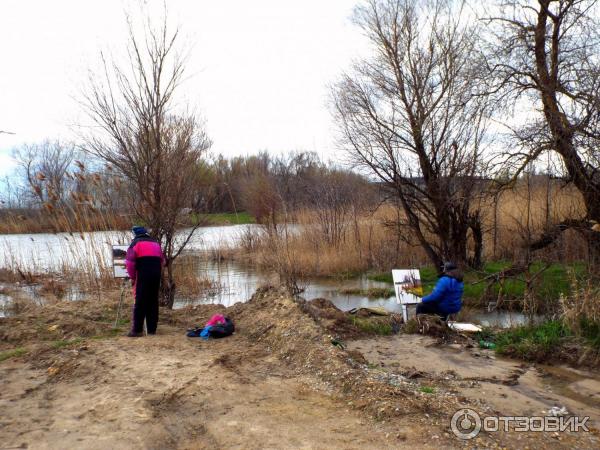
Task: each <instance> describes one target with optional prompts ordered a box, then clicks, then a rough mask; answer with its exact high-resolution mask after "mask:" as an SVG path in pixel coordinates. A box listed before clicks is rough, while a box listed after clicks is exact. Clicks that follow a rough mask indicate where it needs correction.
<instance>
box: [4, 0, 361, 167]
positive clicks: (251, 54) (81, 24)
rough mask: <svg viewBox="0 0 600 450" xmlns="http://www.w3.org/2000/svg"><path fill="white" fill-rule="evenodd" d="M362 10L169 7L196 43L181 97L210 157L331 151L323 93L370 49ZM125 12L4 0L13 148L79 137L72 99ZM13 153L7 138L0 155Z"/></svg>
mask: <svg viewBox="0 0 600 450" xmlns="http://www.w3.org/2000/svg"><path fill="white" fill-rule="evenodd" d="M133 3H134V4H135V3H136V2H133ZM148 3H149V4H151V5H153V6H156V5H161V4H162V1H154V2H153V1H149V2H148ZM355 3H356V2H355V0H328V1H326V2H324V1H321V0H305V1H303V2H292V1H280V0H262V1H258V2H248V1H244V0H235V1H233V0H230V1H222V2H213V1H197V0H170V1H169V2H168V7H169V10H170V15H171V17H172V18H173V19H175V20H177V21H178V22H179V23H180V25H181V28H182V31H183V36H184V37H187V39H188V42H191V43H193V44H194V45H193V51H192V53H191V56H190V60H189V64H188V69H189V73H190V74H192V75H193V76H192V78H191V79H190V80H189V81H188V82H187V84H186V85H185V87H184V89H185V99H186V101H187V102H189V103H190V104H191V105H192V106H199V107H200V110H201V111H202V113H203V115H204V117H205V118H206V120H207V126H208V130H209V133H210V135H211V137H212V138H213V140H214V148H213V150H214V151H216V152H223V153H225V154H228V155H233V154H246V153H255V152H257V151H259V150H262V149H269V150H271V151H277V152H279V151H289V150H295V149H305V150H320V151H323V152H324V155H325V156H331V155H332V152H333V149H334V143H333V126H334V124H333V123H332V120H331V117H330V114H329V111H328V108H327V105H326V103H327V95H328V90H327V86H328V84H330V83H332V82H333V81H334V80H335V79H336V77H337V76H338V75H339V74H340V72H341V71H342V70H344V69H345V68H347V67H348V65H349V64H350V61H351V58H352V57H353V56H355V55H357V54H358V52H360V51H361V49H363V48H364V41H363V39H362V37H361V34H360V32H359V31H358V30H357V29H356V28H355V27H353V26H352V24H351V23H350V21H349V16H350V14H351V11H352V8H353V6H354V4H355ZM127 4H128V3H127ZM124 6H126V3H124V2H123V1H120V0H105V1H102V2H82V1H80V0H63V1H60V2H42V1H34V0H5V1H3V2H2V14H1V15H0V54H1V55H2V61H3V71H2V72H0V105H1V108H0V129H10V130H11V131H15V132H16V133H17V135H16V137H15V138H14V139H13V138H11V139H10V145H14V144H16V143H20V142H31V141H37V140H42V139H44V138H51V139H54V138H62V139H65V138H67V139H68V138H69V137H72V136H73V132H72V126H73V125H76V124H78V123H81V115H80V108H79V106H78V105H77V103H76V101H75V100H74V97H75V98H76V97H77V96H78V92H79V89H80V87H81V86H82V85H83V84H84V82H85V79H86V76H87V69H88V68H90V67H93V66H94V65H95V64H96V63H97V61H98V59H99V52H100V50H101V49H107V48H108V49H112V51H114V52H119V51H120V50H122V49H123V46H124V42H125V33H124V29H125V26H124V15H123V9H124ZM132 11H136V9H132ZM7 148H8V147H7V140H6V139H5V138H0V150H2V149H7Z"/></svg>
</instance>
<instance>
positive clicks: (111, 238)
mask: <svg viewBox="0 0 600 450" xmlns="http://www.w3.org/2000/svg"><path fill="white" fill-rule="evenodd" d="M256 227H258V225H252V224H248V225H231V226H215V227H204V228H201V229H199V230H198V231H197V232H196V233H195V234H194V236H193V237H192V239H191V240H190V242H189V243H188V245H187V247H186V253H187V254H190V255H197V256H200V255H202V254H204V253H205V252H207V251H212V250H217V249H219V248H224V247H229V248H231V247H235V246H237V245H239V242H240V240H241V238H242V236H243V234H244V233H246V232H248V231H249V230H250V231H251V230H252V229H254V228H256ZM130 239H131V235H130V233H129V232H118V231H104V232H92V233H73V234H70V233H56V234H49V233H44V234H12V235H0V268H8V269H13V270H15V269H20V270H22V271H28V272H33V273H48V272H61V271H65V270H80V269H82V268H83V269H85V270H90V271H99V270H100V268H101V267H110V265H111V261H112V257H111V246H112V245H115V244H127V243H128V242H129V240H130ZM198 261H199V262H198V264H197V267H198V276H199V277H202V278H208V279H210V280H211V281H212V282H213V283H215V284H216V285H217V287H218V288H217V289H214V290H212V292H211V293H210V294H208V295H205V296H202V297H198V298H178V299H177V301H176V304H175V307H176V308H178V307H182V306H184V305H188V304H196V303H220V304H223V305H225V306H231V305H233V304H234V303H237V302H244V301H247V300H248V299H249V298H250V297H251V296H252V294H253V293H254V292H255V291H256V289H257V288H259V287H260V286H263V285H266V284H276V283H277V282H278V279H277V276H276V275H275V274H273V273H266V272H264V271H260V270H258V269H257V268H255V267H252V266H249V265H242V264H239V263H236V262H232V261H224V262H215V261H213V260H211V259H207V258H198ZM299 287H300V288H301V289H302V290H303V292H302V294H301V296H302V297H304V298H306V299H308V300H312V299H315V298H327V299H329V300H331V301H332V302H333V303H334V304H335V305H336V306H337V307H338V308H340V309H341V310H343V311H348V310H350V309H352V308H360V307H373V306H381V307H384V308H386V309H387V310H388V311H390V312H397V313H400V312H401V308H400V305H399V304H398V303H397V302H396V299H395V297H382V298H369V297H366V296H364V295H357V294H347V293H346V292H347V291H350V290H351V291H360V290H363V291H364V290H368V289H372V288H392V287H393V286H392V284H391V283H383V282H377V281H372V280H369V279H368V278H367V277H366V276H360V277H357V278H353V279H347V280H334V279H327V278H309V279H304V280H300V282H299ZM32 292H34V293H35V290H34V289H33V290H32ZM68 297H69V298H71V299H76V298H77V295H76V292H71V291H69V295H68ZM10 301H11V298H10V297H9V296H8V295H5V294H0V315H2V311H3V310H4V307H5V306H6V305H8V304H9V303H10ZM36 301H39V298H38V296H37V294H36ZM472 317H473V319H474V320H475V321H477V322H479V323H481V324H482V325H486V326H500V327H508V326H513V325H519V324H522V323H524V322H525V321H526V318H525V316H524V315H523V314H520V313H510V312H506V311H500V312H487V311H476V312H474V313H473V314H472Z"/></svg>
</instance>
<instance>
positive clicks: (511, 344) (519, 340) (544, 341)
mask: <svg viewBox="0 0 600 450" xmlns="http://www.w3.org/2000/svg"><path fill="white" fill-rule="evenodd" d="M572 335H573V333H572V332H571V330H570V329H569V328H568V327H567V326H566V325H565V324H564V323H563V322H561V321H557V320H554V321H549V322H544V323H541V324H539V325H526V326H521V327H516V328H512V329H509V330H504V331H501V332H499V333H497V334H496V336H495V338H494V340H493V341H494V342H495V344H496V352H498V353H500V354H502V355H508V356H513V357H516V358H520V359H527V360H533V361H542V360H544V359H546V358H548V357H549V356H551V355H552V353H553V352H555V351H556V350H557V349H558V348H559V347H560V346H561V344H562V341H563V340H564V338H567V337H570V336H572Z"/></svg>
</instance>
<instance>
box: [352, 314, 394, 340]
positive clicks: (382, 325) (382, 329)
mask: <svg viewBox="0 0 600 450" xmlns="http://www.w3.org/2000/svg"><path fill="white" fill-rule="evenodd" d="M350 323H352V325H354V326H355V327H356V328H358V329H359V330H362V331H364V332H365V333H369V334H379V335H382V336H389V335H391V334H392V332H393V329H392V325H391V324H390V323H389V322H383V321H381V320H377V319H367V318H362V317H356V316H352V317H350Z"/></svg>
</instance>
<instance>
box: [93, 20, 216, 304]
mask: <svg viewBox="0 0 600 450" xmlns="http://www.w3.org/2000/svg"><path fill="white" fill-rule="evenodd" d="M178 35H179V30H177V29H175V30H174V31H173V32H170V31H169V29H168V27H167V18H166V13H165V16H164V19H163V21H162V23H161V25H160V27H158V28H153V27H152V26H151V25H150V24H148V25H146V27H145V35H144V36H143V37H138V36H136V34H135V32H134V27H133V25H132V24H131V23H129V47H128V54H129V60H130V63H129V65H125V64H119V63H118V62H117V61H115V60H112V61H108V60H107V59H106V58H105V57H104V56H103V57H102V62H103V70H104V72H103V74H102V75H103V77H101V78H99V77H97V75H96V74H94V76H92V77H90V88H89V90H88V91H87V92H86V93H85V94H84V101H83V103H84V106H85V108H86V111H87V112H88V114H89V116H90V117H91V119H92V120H93V121H94V123H95V125H96V126H97V127H99V129H100V130H101V133H94V134H91V135H89V136H87V137H86V145H85V149H86V150H87V151H88V152H89V153H91V154H92V155H95V156H97V157H99V158H101V159H102V160H103V161H105V162H106V163H108V164H110V166H111V167H112V169H113V170H114V171H116V172H118V173H119V174H120V175H121V176H123V177H124V178H125V179H126V180H128V181H129V182H130V183H131V185H132V187H134V188H135V189H133V190H132V191H131V192H129V205H130V208H131V209H132V211H134V213H135V215H136V216H137V217H138V218H139V219H140V220H142V221H143V222H144V223H145V224H146V225H147V226H149V228H150V230H151V232H152V234H153V235H154V236H155V237H156V238H157V239H158V240H159V241H160V242H161V243H162V247H163V250H164V252H165V256H166V259H167V264H166V277H167V280H166V285H164V286H163V288H164V289H163V291H164V293H165V297H164V303H165V304H166V305H167V306H169V307H172V305H173V302H174V295H175V283H174V278H173V262H174V260H175V259H176V258H177V256H179V254H180V253H181V251H182V250H183V248H184V247H185V245H186V244H187V243H188V242H189V240H190V238H191V237H192V235H193V233H194V231H195V230H196V227H193V228H192V229H191V230H189V231H188V232H186V234H185V235H183V236H182V237H181V238H179V237H178V236H176V234H177V232H178V230H179V229H180V228H181V226H182V223H183V220H182V214H183V212H184V211H185V210H186V209H187V208H192V207H193V206H194V204H195V203H196V200H197V199H196V197H195V196H196V194H197V189H198V187H199V183H200V178H199V177H200V163H201V159H202V156H203V154H204V152H205V151H206V150H207V149H208V148H209V146H210V140H209V139H208V138H207V136H206V134H205V132H204V129H203V124H202V122H201V121H200V120H199V119H198V118H197V117H196V116H195V115H194V114H193V113H190V112H189V111H183V112H178V111H176V110H175V94H176V92H177V91H178V88H179V87H180V86H181V82H182V80H183V76H184V70H185V61H184V58H182V57H181V54H180V53H179V52H178V48H177V42H178V41H177V39H178Z"/></svg>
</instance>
